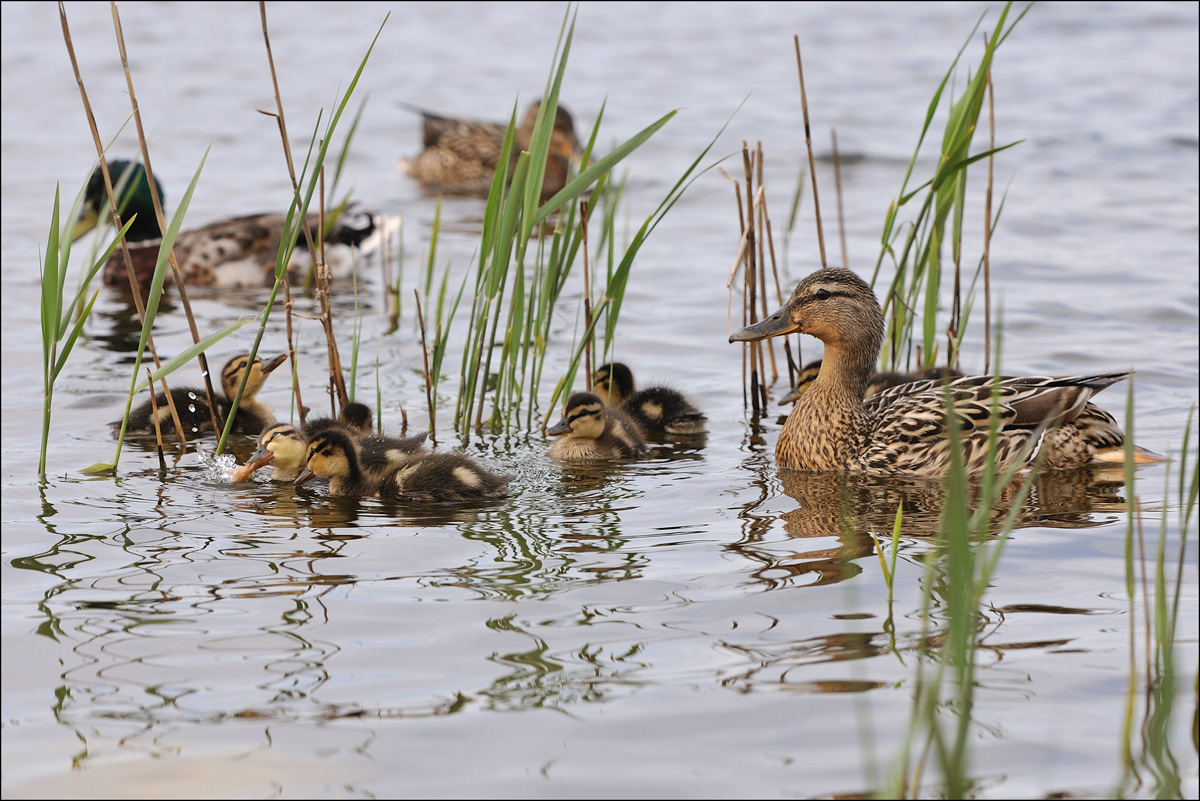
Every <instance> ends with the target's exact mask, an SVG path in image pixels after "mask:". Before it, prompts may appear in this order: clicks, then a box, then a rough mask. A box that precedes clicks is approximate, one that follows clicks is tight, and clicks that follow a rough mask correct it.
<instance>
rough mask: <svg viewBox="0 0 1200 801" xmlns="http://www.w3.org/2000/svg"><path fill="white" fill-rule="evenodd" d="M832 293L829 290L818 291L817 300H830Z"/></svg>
mask: <svg viewBox="0 0 1200 801" xmlns="http://www.w3.org/2000/svg"><path fill="white" fill-rule="evenodd" d="M829 297H830V292H829V290H828V289H818V290H817V300H829Z"/></svg>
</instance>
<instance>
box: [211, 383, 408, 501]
mask: <svg viewBox="0 0 1200 801" xmlns="http://www.w3.org/2000/svg"><path fill="white" fill-rule="evenodd" d="M371 417H372V415H371V408H370V407H369V406H366V405H365V404H362V403H355V402H351V403H347V404H346V405H345V406H344V407H342V411H341V412H340V413H339V414H338V416H337V417H336V418H332V417H319V418H315V419H312V420H309V421H308V422H306V423H305V424H304V426H303V428H297V427H296V426H294V425H292V424H291V423H275V424H274V425H271V426H268V427H267V428H265V429H263V432H262V433H261V434H260V435H259V437H258V450H256V451H255V452H254V453H253V454H252V455H251V456H250V458H249V459H247V460H246V463H245V464H244V465H242V466H240V467H238V468H237V469H236V470H234V472H233V474H232V476H231V478H230V480H231V481H233V482H235V483H238V482H242V481H249V480H250V477H251V476H252V475H253V474H254V472H255V471H256V470H258V469H259V468H260V467H265V466H267V465H268V464H269V465H271V480H272V481H295V480H296V479H297V478H299V477H300V473H301V471H303V470H304V465H305V461H306V460H307V458H308V443H309V441H310V440H311V439H312V438H313V437H315V436H316V435H317V434H319V433H321V432H324V431H331V430H337V431H341V432H343V433H345V434H348V435H349V436H351V437H353V438H355V439H356V440H357V441H358V445H359V450H360V460H361V462H362V463H363V464H364V465H365V466H366V468H367V469H368V470H382V469H384V468H386V467H387V466H389V465H392V466H398V465H400V464H401V463H403V462H404V461H406V460H407V459H408V458H409V457H410V456H412V455H413V454H416V453H419V452H420V451H421V450H422V448H423V446H424V443H425V438H426V437H427V436H428V433H427V432H424V431H422V432H421V433H420V434H417V435H415V436H411V437H386V436H383V435H380V434H373V433H371V431H372V429H371Z"/></svg>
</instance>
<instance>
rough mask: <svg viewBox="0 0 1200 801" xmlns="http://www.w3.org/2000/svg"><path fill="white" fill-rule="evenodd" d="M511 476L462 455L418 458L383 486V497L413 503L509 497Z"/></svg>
mask: <svg viewBox="0 0 1200 801" xmlns="http://www.w3.org/2000/svg"><path fill="white" fill-rule="evenodd" d="M508 481H509V478H508V476H504V475H501V474H499V473H493V472H492V471H491V470H488V469H487V468H485V467H483V466H482V465H481V464H479V463H478V462H476V461H475V460H473V459H471V458H470V457H469V456H466V455H464V454H461V453H430V454H425V455H421V456H416V457H413V458H411V459H409V460H408V461H406V462H405V463H404V464H402V465H400V467H399V469H398V470H396V471H395V472H394V473H391V474H390V475H389V476H388V477H387V478H386V479H385V480H384V481H383V482H382V483H381V484H380V486H379V497H381V498H389V499H392V500H398V501H409V502H437V501H473V500H482V499H485V498H502V497H504V496H505V495H507V494H508Z"/></svg>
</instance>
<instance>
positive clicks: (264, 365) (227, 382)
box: [110, 353, 287, 436]
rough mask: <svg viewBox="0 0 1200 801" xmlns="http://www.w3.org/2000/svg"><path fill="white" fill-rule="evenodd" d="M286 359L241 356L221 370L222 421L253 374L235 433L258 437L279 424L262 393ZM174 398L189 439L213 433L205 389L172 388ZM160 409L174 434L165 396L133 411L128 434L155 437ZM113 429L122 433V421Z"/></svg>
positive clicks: (165, 430)
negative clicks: (264, 385) (262, 397)
mask: <svg viewBox="0 0 1200 801" xmlns="http://www.w3.org/2000/svg"><path fill="white" fill-rule="evenodd" d="M286 359H287V354H286V353H285V354H283V355H281V356H276V357H275V358H273V359H271V360H270V361H267V362H264V361H263V360H262V359H260V358H258V357H257V356H256V357H254V358H253V359H251V358H250V354H249V353H241V354H238V355H237V356H234V357H233V358H232V359H230V360H229V361H228V362H226V363H225V366H224V367H223V368H221V384H220V388H219V389H218V388H217V387H214V388H213V394H214V396H215V397H214V398H213V401H214V402H215V403H216V404H217V408H218V409H219V410H220V412H221V415H220V416H221V419H222V420H224V419H225V418H226V417H227V416H228V415H229V410H230V408H232V406H233V396H234V395H235V394H237V391H238V387H239V386H241V383H242V376H243V375H244V374H245V373H246V372H247V371H249V373H250V377H249V378H247V379H246V388H245V389H244V390H243V391H242V399H241V401H240V402H239V403H238V410H237V416H236V417H235V418H234V422H233V428H232V429H231V431H232V432H233V433H235V434H251V435H256V434H258V433H259V432H261V431H262V430H263V428H265V427H266V426H268V425H270V424H271V423H273V422H275V415H274V413H273V412H272V411H271V407H269V406H267V405H266V404H265V403H263V402H262V401H260V400H258V391H259V390H260V389H262V386H263V384H264V383H265V382H266V380H267V376H268V375H270V373H271V371H273V370H274V369H275V368H276V367H278V366H279V365H281V364H283V362H284V361H285V360H286ZM171 398H172V399H173V400H174V401H175V410H176V412H177V413H178V415H179V422H180V423H181V424H182V425H183V433H184V434H185V435H187V436H191V435H193V434H199V433H203V432H205V431H212V430H213V425H212V415H211V414H210V413H209V409H208V401H207V399H206V395H205V391H204V389H202V388H197V387H171ZM156 407H157V412H158V421H159V427H160V428H161V429H162V432H163V434H164V435H171V434H174V433H175V425H174V423H173V422H172V421H171V410H170V408H169V407H168V406H167V399H166V397H165V396H164V395H163V394H162V392H158V393H156V394H155V404H153V405H152V404H151V401H150V400H149V399H147V400H145V401H143V402H142V403H140V404H138V405H137V406H136V407H134V408H133V410H132V411H131V412H130V413H129V425H128V426H127V427H126V430H125V433H127V434H153V433H154V413H155V408H156ZM110 425H111V426H112V428H113V431H114V432H117V431H120V429H121V421H120V420H114V421H113V422H112V423H110Z"/></svg>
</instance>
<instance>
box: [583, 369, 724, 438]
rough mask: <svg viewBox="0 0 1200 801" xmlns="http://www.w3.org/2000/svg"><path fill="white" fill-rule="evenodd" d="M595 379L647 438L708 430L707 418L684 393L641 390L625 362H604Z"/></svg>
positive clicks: (599, 392) (599, 391) (664, 389)
mask: <svg viewBox="0 0 1200 801" xmlns="http://www.w3.org/2000/svg"><path fill="white" fill-rule="evenodd" d="M592 381H593V383H594V384H595V388H596V394H597V395H599V396H600V397H601V398H605V399H607V401H608V403H609V405H610V406H615V407H617V408H619V409H620V410H621V411H622V412H624V413H625V414H626V415H628V416H629V417H630V418H631V419H632V420H633V422H634V423H636V424H637V427H638V429H639V430H640V431H641V433H642V435H643V436H644V437H646V438H653V437H661V436H663V435H664V434H674V435H677V436H678V435H695V434H703V433H704V430H705V419H706V418H705V417H704V415H703V414H702V413H701V412H700V410H699V409H697V408H696V407H695V406H693V405H692V402H691V401H689V400H688V399H687V398H686V397H685V396H684V395H683V393H681V392H679V391H677V390H674V389H671V388H669V387H662V386H656V387H648V388H646V389H642V390H638V389H636V387H635V386H634V382H633V371H631V370H630V369H629V368H628V367H627V366H625V365H624V364H622V363H621V362H612V363H609V364H605V365H601V366H600V369H599V370H597V371H596V373H595V375H594V376H593V377H592Z"/></svg>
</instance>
